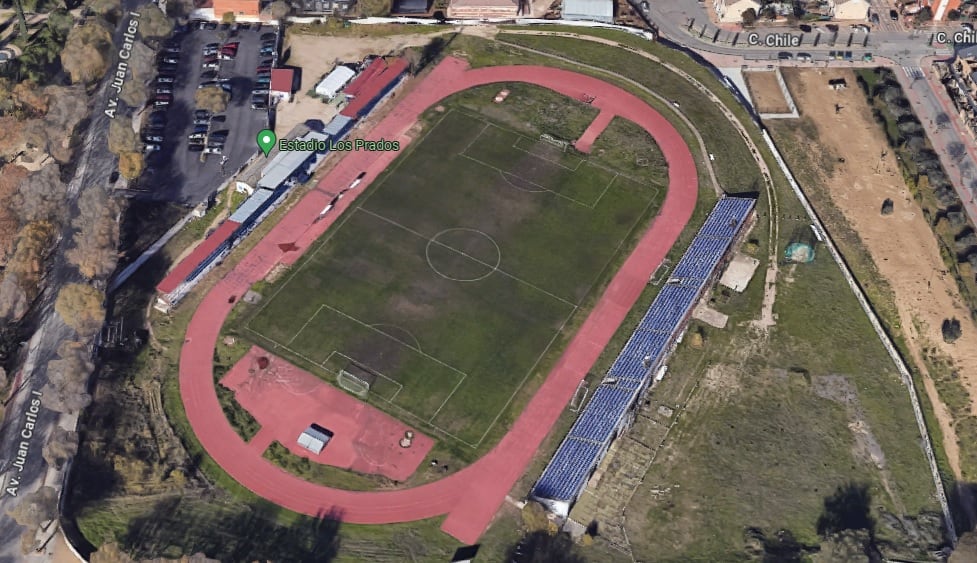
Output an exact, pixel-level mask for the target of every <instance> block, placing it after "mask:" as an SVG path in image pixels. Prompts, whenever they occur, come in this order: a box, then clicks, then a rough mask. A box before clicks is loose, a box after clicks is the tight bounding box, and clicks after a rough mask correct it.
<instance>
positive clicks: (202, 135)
mask: <svg viewBox="0 0 977 563" xmlns="http://www.w3.org/2000/svg"><path fill="white" fill-rule="evenodd" d="M226 121H227V117H226V116H224V115H213V114H211V113H210V112H209V111H207V110H204V109H198V110H196V111H194V112H193V129H192V130H191V132H190V135H188V137H187V139H188V141H189V143H188V144H187V150H189V151H190V152H203V153H205V154H221V152H222V151H223V150H224V143H226V142H227V135H228V130H227V129H221V130H218V131H213V130H212V129H213V128H214V127H219V125H217V124H220V123H224V122H226Z"/></svg>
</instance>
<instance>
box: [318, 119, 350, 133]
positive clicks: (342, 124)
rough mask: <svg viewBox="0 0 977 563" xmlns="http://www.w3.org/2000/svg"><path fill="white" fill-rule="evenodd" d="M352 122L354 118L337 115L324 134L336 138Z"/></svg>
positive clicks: (324, 130)
mask: <svg viewBox="0 0 977 563" xmlns="http://www.w3.org/2000/svg"><path fill="white" fill-rule="evenodd" d="M351 121H353V118H352V117H348V116H345V115H337V116H336V117H334V118H332V121H330V122H329V123H328V124H327V125H326V127H325V128H324V129H323V130H322V133H323V134H324V135H329V136H330V137H335V136H337V135H339V134H340V133H341V132H342V131H343V129H345V128H346V126H347V125H349V123H350V122H351Z"/></svg>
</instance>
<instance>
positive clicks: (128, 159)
mask: <svg viewBox="0 0 977 563" xmlns="http://www.w3.org/2000/svg"><path fill="white" fill-rule="evenodd" d="M145 165H146V160H145V159H144V158H143V156H142V153H140V152H124V153H122V154H120V155H119V174H121V175H122V177H123V178H125V179H126V180H135V179H136V178H138V177H139V175H140V174H142V169H143V167H145Z"/></svg>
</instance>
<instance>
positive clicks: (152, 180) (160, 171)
mask: <svg viewBox="0 0 977 563" xmlns="http://www.w3.org/2000/svg"><path fill="white" fill-rule="evenodd" d="M274 31H275V28H274V27H270V26H264V27H262V28H260V29H258V28H257V27H256V26H253V27H252V28H251V29H250V30H242V31H239V32H238V34H237V35H236V36H234V37H229V32H227V31H224V32H220V31H209V30H202V29H201V30H189V31H187V32H185V33H183V34H181V35H182V38H183V40H182V42H181V53H180V55H179V57H180V63H179V70H178V71H177V76H176V84H175V85H176V88H174V89H173V103H172V104H171V105H170V106H169V109H168V111H167V119H168V121H167V125H166V135H165V137H164V140H163V144H162V149H161V150H160V151H157V152H155V153H152V154H151V155H150V156H149V157H148V158H147V165H148V168H149V169H148V170H147V173H146V174H145V175H144V176H143V178H142V179H140V182H139V190H140V192H138V193H136V194H134V195H135V196H136V197H140V198H147V199H155V200H165V201H171V202H176V203H182V204H186V205H196V204H197V203H200V202H201V201H204V200H206V199H207V198H208V197H209V196H210V195H212V194H213V193H214V190H216V189H217V187H218V186H220V185H221V184H222V183H223V182H224V180H226V179H227V178H228V177H229V176H230V175H232V174H233V173H234V172H235V171H236V170H237V169H238V168H240V167H241V166H242V165H243V164H244V163H245V162H246V161H247V160H248V159H249V158H250V157H251V156H252V155H253V154H254V153H255V151H256V150H257V147H256V145H255V136H256V135H257V134H258V131H261V130H262V129H265V128H266V127H267V126H268V112H267V111H260V110H253V109H251V90H252V88H253V87H254V75H255V68H256V67H257V66H258V63H259V62H260V61H261V60H263V59H266V58H271V57H261V56H259V55H258V51H259V49H260V47H261V40H260V37H261V35H262V34H264V33H269V32H274ZM225 41H227V42H231V41H240V43H241V45H240V47H239V49H238V54H237V57H236V58H235V59H234V60H232V61H220V63H221V67H220V71H219V77H220V78H226V79H229V80H230V82H229V84H230V85H231V87H232V91H231V101H230V103H229V104H228V106H227V111H226V112H224V114H223V117H224V120H223V121H215V122H214V123H213V124H212V127H211V130H212V131H220V130H226V131H228V136H227V141H226V143H225V145H224V148H223V151H222V152H223V156H226V157H227V162H226V163H225V164H224V166H223V169H222V167H221V160H222V158H221V155H215V154H211V155H203V153H200V152H190V151H189V150H187V145H188V142H187V136H188V135H189V134H190V133H191V132H192V130H193V112H194V110H195V109H196V104H195V103H194V95H195V94H196V92H197V86H198V85H199V84H200V82H201V80H200V74H201V73H202V72H204V69H202V68H201V64H202V62H203V61H202V59H203V54H202V52H203V47H204V45H207V44H208V43H223V42H225ZM152 111H153V108H152V107H150V108H148V109H146V110H144V112H145V113H146V114H149V113H150V112H152Z"/></svg>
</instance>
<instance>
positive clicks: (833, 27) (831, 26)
mask: <svg viewBox="0 0 977 563" xmlns="http://www.w3.org/2000/svg"><path fill="white" fill-rule="evenodd" d="M824 27H826V28H828V31H830V32H831V33H838V24H836V23H829V24H825V26H824Z"/></svg>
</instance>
